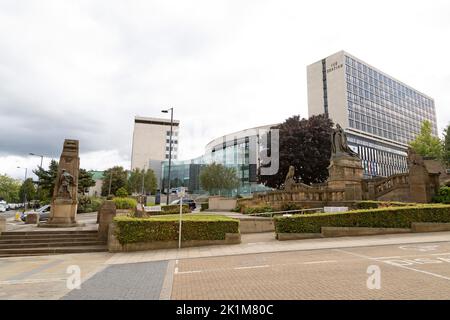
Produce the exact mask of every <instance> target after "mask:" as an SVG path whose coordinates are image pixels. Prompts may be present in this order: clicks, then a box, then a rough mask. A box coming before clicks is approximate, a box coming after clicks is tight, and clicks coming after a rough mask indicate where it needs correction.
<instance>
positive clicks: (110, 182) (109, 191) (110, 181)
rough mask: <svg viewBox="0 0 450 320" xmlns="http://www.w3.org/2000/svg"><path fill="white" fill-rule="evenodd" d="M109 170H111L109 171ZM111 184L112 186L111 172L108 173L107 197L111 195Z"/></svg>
mask: <svg viewBox="0 0 450 320" xmlns="http://www.w3.org/2000/svg"><path fill="white" fill-rule="evenodd" d="M110 170H111V169H110ZM111 184H112V170H111V171H110V173H109V190H108V196H110V195H111Z"/></svg>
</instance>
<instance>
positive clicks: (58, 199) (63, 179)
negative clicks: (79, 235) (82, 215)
mask: <svg viewBox="0 0 450 320" xmlns="http://www.w3.org/2000/svg"><path fill="white" fill-rule="evenodd" d="M78 145H79V143H78V140H69V139H66V140H64V145H63V151H62V153H61V157H60V159H59V165H58V174H57V176H56V180H55V188H54V189H53V197H52V202H51V209H50V217H49V219H48V222H47V223H41V224H39V226H40V227H54V228H64V227H76V226H81V225H82V224H79V223H77V220H76V215H77V205H78V199H77V198H78V173H79V170H80V158H79V146H78Z"/></svg>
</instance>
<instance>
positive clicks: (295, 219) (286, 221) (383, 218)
mask: <svg viewBox="0 0 450 320" xmlns="http://www.w3.org/2000/svg"><path fill="white" fill-rule="evenodd" d="M274 221H275V232H276V233H320V232H321V227H369V228H411V223H412V222H443V223H448V222H450V205H416V206H406V207H388V208H380V209H368V210H355V211H348V212H336V213H315V214H308V215H294V216H291V217H275V218H274Z"/></svg>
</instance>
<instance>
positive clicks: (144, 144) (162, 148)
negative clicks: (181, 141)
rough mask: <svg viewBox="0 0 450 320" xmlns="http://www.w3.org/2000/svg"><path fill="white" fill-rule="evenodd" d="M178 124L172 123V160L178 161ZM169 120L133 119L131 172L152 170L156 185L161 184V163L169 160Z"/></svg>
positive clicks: (175, 121) (176, 121)
mask: <svg viewBox="0 0 450 320" xmlns="http://www.w3.org/2000/svg"><path fill="white" fill-rule="evenodd" d="M179 125H180V122H179V121H178V120H174V121H173V128H172V160H177V159H178V132H179V131H178V129H179ZM169 141H170V120H167V119H159V118H147V117H139V116H136V117H135V119H134V131H133V143H132V154H131V170H134V169H136V168H138V169H144V168H145V169H149V168H150V169H152V170H153V171H154V172H155V175H156V178H157V181H158V184H159V185H160V183H161V162H162V161H164V160H168V159H169V151H170V142H169Z"/></svg>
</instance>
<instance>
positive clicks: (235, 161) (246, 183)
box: [162, 124, 275, 195]
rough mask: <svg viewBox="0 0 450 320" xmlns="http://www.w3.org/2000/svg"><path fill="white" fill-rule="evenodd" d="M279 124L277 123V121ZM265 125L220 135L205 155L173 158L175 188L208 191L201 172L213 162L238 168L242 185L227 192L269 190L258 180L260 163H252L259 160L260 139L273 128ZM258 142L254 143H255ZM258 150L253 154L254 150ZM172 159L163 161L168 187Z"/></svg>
mask: <svg viewBox="0 0 450 320" xmlns="http://www.w3.org/2000/svg"><path fill="white" fill-rule="evenodd" d="M274 125H275V124H274ZM274 125H269V126H263V127H258V128H254V129H247V130H243V131H240V132H237V133H234V134H230V135H227V136H223V137H220V138H218V139H215V140H213V141H211V142H210V143H209V144H208V145H207V146H206V148H205V149H206V151H205V154H204V155H203V156H201V157H198V158H195V159H192V160H187V161H172V168H171V173H170V176H171V179H170V180H171V183H170V185H171V188H176V187H180V186H182V187H186V188H188V191H189V192H191V193H204V192H205V191H204V190H202V188H201V185H200V181H199V180H200V179H199V176H200V173H201V170H202V168H203V167H204V166H206V165H207V164H211V163H219V164H222V165H224V166H226V167H230V168H234V169H235V171H236V174H237V176H238V178H239V181H240V185H239V188H238V189H237V190H233V191H232V192H231V193H230V192H227V191H225V190H224V191H221V194H223V195H236V194H249V193H252V192H255V191H264V190H267V188H266V187H264V186H263V185H261V184H258V182H257V170H258V163H251V162H252V160H251V159H256V162H258V154H259V150H260V139H261V137H262V136H264V137H266V136H265V133H266V132H267V130H268V129H270V127H272V126H274ZM252 143H253V144H254V145H253V146H251V144H252ZM251 152H254V153H255V154H254V155H253V156H252V155H251V154H250V153H251ZM168 167H169V161H163V162H162V177H163V178H162V180H163V181H162V185H163V186H164V189H167V186H168V183H167V180H168Z"/></svg>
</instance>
